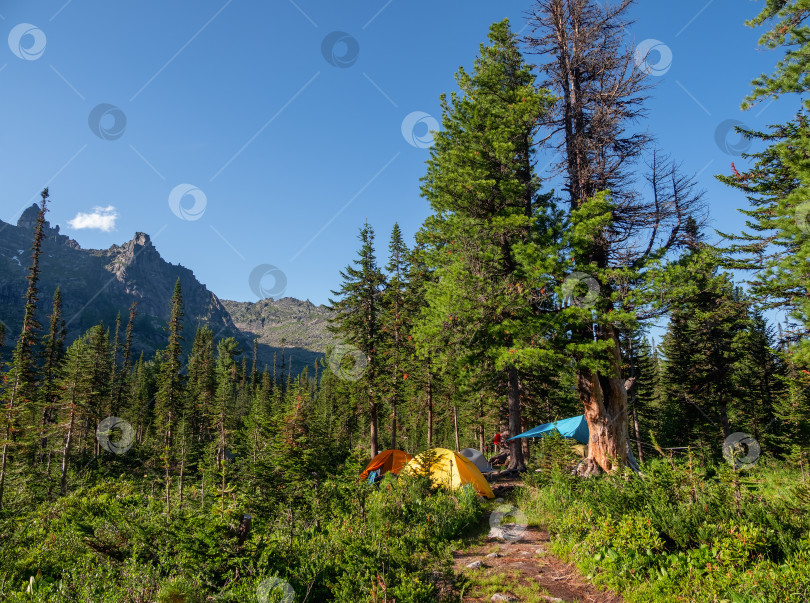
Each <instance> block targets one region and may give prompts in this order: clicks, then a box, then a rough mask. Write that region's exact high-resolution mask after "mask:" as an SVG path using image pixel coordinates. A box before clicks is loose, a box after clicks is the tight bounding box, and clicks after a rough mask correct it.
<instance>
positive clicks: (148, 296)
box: [0, 204, 328, 371]
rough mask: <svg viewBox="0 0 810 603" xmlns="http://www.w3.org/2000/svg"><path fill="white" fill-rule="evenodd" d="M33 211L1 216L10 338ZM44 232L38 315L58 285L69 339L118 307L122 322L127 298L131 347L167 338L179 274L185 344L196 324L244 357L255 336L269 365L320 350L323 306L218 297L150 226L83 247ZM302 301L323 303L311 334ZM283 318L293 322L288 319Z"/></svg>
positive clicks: (23, 283)
mask: <svg viewBox="0 0 810 603" xmlns="http://www.w3.org/2000/svg"><path fill="white" fill-rule="evenodd" d="M38 214H39V206H38V205H36V204H33V205H32V206H30V207H28V208H27V209H26V210H25V211H24V212H23V213H22V215H21V216H20V218H19V219H18V221H17V224H16V226H15V225H12V224H10V223H6V222H4V221H2V220H0V321H1V322H3V323H4V324H6V327H7V328H6V332H7V341H10V340H11V339H12V338H13V337H14V334H15V333H16V332H18V331H19V328H20V327H21V325H22V316H23V310H24V308H23V304H24V296H25V292H26V289H27V280H26V275H27V274H28V268H29V266H30V264H31V258H30V248H31V242H32V240H33V231H34V228H35V226H36V221H37V217H38ZM43 233H44V235H45V236H44V239H43V243H42V255H41V258H40V267H41V275H40V282H39V304H38V311H37V318H38V320H39V322H40V323H41V324H43V325H46V324H47V318H48V316H49V315H50V312H51V299H52V297H53V293H54V291H55V289H56V287H57V286H59V287H60V288H61V291H62V297H63V318H64V320H65V322H66V326H67V330H68V341H69V342H70V341H73V340H74V339H76V337H78V336H79V335H81V334H82V333H83V332H85V331H86V330H87V329H89V328H90V327H92V326H94V325H96V324H98V323H99V322H103V323H104V324H105V325H106V326H107V327H109V328H111V329H112V327H113V326H114V324H115V319H116V315H117V314H118V313H119V312H120V314H121V320H122V322H123V323H126V320H127V318H128V312H129V307H130V305H131V304H132V302H138V305H137V318H136V323H135V341H134V343H133V347H134V349H135V351H136V353H139V352H145V353H146V354H147V355H148V354H151V353H153V352H154V351H155V350H156V349H159V348H161V347H163V346H165V325H166V321H167V320H168V318H169V311H170V300H171V296H172V293H173V291H174V285H175V283H176V281H177V279H178V278H179V279H180V285H181V288H182V291H183V302H184V311H185V320H184V327H185V328H184V336H185V345H184V348H185V350H186V351H187V352H188V351H189V350H190V347H191V340H193V337H194V332H193V330H194V327H195V325H196V324H206V325H208V326H210V327H211V329H212V330H213V331H214V335H215V336H216V337H217V338H219V337H228V336H232V337H235V338H236V339H237V340H239V341H240V343H241V344H242V348H243V351H244V353H245V355H246V357H247V358H248V360H249V361H252V352H253V350H252V346H253V342H252V339H253V337H258V339H259V342H258V343H259V350H258V352H259V353H258V359H257V363H258V364H259V366H260V368H263V367H264V366H267V367H268V369H270V368H272V366H273V363H274V361H275V362H277V363H278V364H281V359H280V358H279V356H280V352H282V350H283V354H284V358H285V362H284V364H285V365H286V366H290V362H289V360H286V359H289V358H291V359H292V362H291V364H292V370H293V371H297V370H301V369H302V368H303V366H305V365H311V364H312V363H313V362H314V361H315V359H317V358H318V357H320V356H321V355H322V354H323V352H324V351H325V345H324V336H323V332H325V329H322V328H321V326H322V324H324V320H325V319H323V317H322V316H321V315H320V314H323V313H325V312H328V311H327V310H326V308H324V307H323V306H315V305H314V304H312V303H311V302H309V301H308V300H307V301H305V302H302V301H300V300H296V299H295V298H283V299H282V300H278V301H273V300H259V301H258V302H236V301H231V300H222V299H220V298H219V297H218V296H217V295H216V294H215V293H214V292H212V291H210V290H209V289H208V288H207V287H206V285H204V284H203V283H201V282H200V281H199V280H198V279H197V277H196V276H195V275H194V273H193V271H192V270H191V269H189V268H186V267H185V266H182V265H181V264H172V263H170V262H167V261H166V260H164V259H163V258H162V256H161V255H160V252H159V251H158V250H157V248H156V247H155V246H154V244H153V243H152V240H151V237H150V236H149V234H147V233H144V232H136V233H135V235H134V236H133V237H132V239H130V240H129V241H126V242H124V243H122V244H120V245H119V244H114V245H112V246H110V247H109V248H108V249H84V248H82V247H81V246H80V245H79V243H78V242H77V241H75V240H74V239H72V238H70V237H69V236H67V235H64V234H62V233H61V232H60V229H59V226H58V225H56V226H51V225H50V223H49V222H47V221H46V222H45V224H44V228H43ZM285 300H288V301H285ZM276 304H280V306H279V307H276ZM302 304H303V305H304V306H305V307H306V305H307V304H308V306H311V307H312V308H316V309H318V308H320V310H318V312H320V314H319V316H318V320H317V321H316V324H314V325H313V329H312V331H313V334H312V336H311V337H309V336H308V334H309V330H308V328H307V325H308V323H306V322H303V321H301V320H300V317H301V316H302V313H301V312H298V311H296V309H295V308H297V307H299V306H301V305H302ZM228 306H230V307H231V308H233V309H234V310H235V311H237V313H238V314H239V317H240V319H242V322H241V323H240V324H242V325H243V327H244V328H240V327H239V326H237V324H236V322H235V321H234V320H233V318H232V317H231V314H230V312H229V310H228ZM285 319H289V320H291V321H292V322H293V323H295V324H292V325H285V324H283V323H284V320H285ZM264 325H272V326H273V327H274V328H275V330H274V331H273V332H272V333H265V332H264V331H263V328H264ZM122 329H123V326H122ZM280 332H284V333H285V334H289V335H290V337H289V339H287V338H286V337H283V336H282V337H275V336H274V333H276V334H277V333H280ZM282 339H284V342H283V343H282V341H281V340H282Z"/></svg>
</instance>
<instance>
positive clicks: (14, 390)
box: [0, 188, 49, 509]
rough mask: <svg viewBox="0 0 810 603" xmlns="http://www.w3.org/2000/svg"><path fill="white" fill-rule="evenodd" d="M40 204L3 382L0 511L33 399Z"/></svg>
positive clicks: (44, 196) (42, 222)
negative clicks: (23, 416)
mask: <svg viewBox="0 0 810 603" xmlns="http://www.w3.org/2000/svg"><path fill="white" fill-rule="evenodd" d="M40 196H41V199H42V200H41V202H40V208H39V214H38V215H37V222H36V225H35V226H34V241H33V243H32V245H31V266H30V267H29V268H28V275H27V276H26V279H27V280H28V288H27V290H26V292H25V313H24V315H23V323H22V330H21V332H20V335H19V337H18V338H17V345H16V347H15V348H14V354H13V356H12V360H11V365H10V367H9V370H8V373H7V374H6V376H5V378H6V380H7V383H8V385H7V387H6V389H5V391H4V392H3V393H4V400H3V402H4V403H3V408H2V410H3V416H2V425H3V427H2V429H3V436H2V437H3V449H2V453H0V509H2V508H3V496H4V493H5V487H6V475H7V473H8V463H9V455H10V453H11V447H12V446H14V445H15V442H16V440H18V437H17V430H18V429H19V428H20V426H19V424H18V420H17V419H18V415H19V411H20V409H22V408H24V407H26V406H28V405H30V404H31V403H32V402H33V401H34V400H35V399H36V396H37V391H36V383H37V371H36V362H35V350H34V348H35V346H36V344H37V333H38V332H39V329H40V324H39V322H37V318H36V313H37V302H38V301H39V288H38V285H39V275H40V268H39V258H40V255H41V254H42V241H43V239H44V238H45V231H44V226H45V213H46V212H47V211H48V198H49V193H48V189H47V188H46V189H44V190H43V191H42V193H41V195H40Z"/></svg>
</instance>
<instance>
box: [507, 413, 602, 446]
mask: <svg viewBox="0 0 810 603" xmlns="http://www.w3.org/2000/svg"><path fill="white" fill-rule="evenodd" d="M555 429H556V430H557V431H559V432H560V435H562V436H563V437H566V438H574V439H575V440H577V441H578V442H582V443H583V444H587V443H588V439H589V437H590V435H591V433H590V431H588V422H587V421H586V420H585V415H579V416H578V417H571V418H570V419H560V420H559V421H554V422H552V423H544V424H543V425H540V426H538V427H535V428H534V429H530V430H529V431H524V432H523V433H521V434H518V435H516V436H515V437H514V438H509V439H510V440H516V439H517V438H542V437H543V436H545V435H550V434H551V433H553V432H554V430H555Z"/></svg>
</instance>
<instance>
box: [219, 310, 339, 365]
mask: <svg viewBox="0 0 810 603" xmlns="http://www.w3.org/2000/svg"><path fill="white" fill-rule="evenodd" d="M222 305H223V306H224V307H225V309H226V310H227V311H228V312H229V313H230V315H231V318H232V319H233V322H234V324H235V325H236V326H237V328H239V329H240V330H242V331H243V332H245V333H252V334H254V335H256V336H257V337H258V338H259V342H260V343H264V344H267V345H269V346H273V347H281V346H282V340H283V342H284V343H283V345H285V346H287V347H290V346H292V347H299V348H305V349H308V350H312V351H315V352H320V353H324V352H326V347H327V346H328V345H329V343H330V342H331V341H332V334H331V333H329V332H328V331H327V330H326V325H327V320H328V318H329V316H330V312H329V310H328V309H327V308H326V306H316V305H315V304H313V303H311V302H310V301H309V300H307V301H301V300H298V299H295V298H293V297H284V298H282V299H279V300H272V299H264V300H261V301H258V302H255V303H253V302H237V301H230V300H227V299H223V300H222Z"/></svg>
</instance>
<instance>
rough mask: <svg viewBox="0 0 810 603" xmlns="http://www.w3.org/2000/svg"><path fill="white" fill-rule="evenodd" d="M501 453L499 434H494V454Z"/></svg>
mask: <svg viewBox="0 0 810 603" xmlns="http://www.w3.org/2000/svg"><path fill="white" fill-rule="evenodd" d="M500 451H501V434H499V433H496V434H495V454H498V453H499V452H500Z"/></svg>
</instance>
